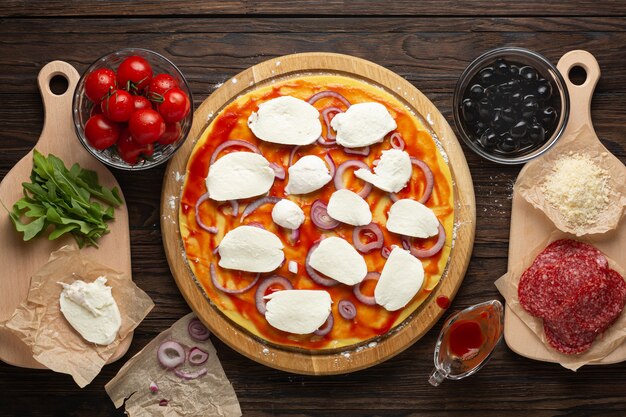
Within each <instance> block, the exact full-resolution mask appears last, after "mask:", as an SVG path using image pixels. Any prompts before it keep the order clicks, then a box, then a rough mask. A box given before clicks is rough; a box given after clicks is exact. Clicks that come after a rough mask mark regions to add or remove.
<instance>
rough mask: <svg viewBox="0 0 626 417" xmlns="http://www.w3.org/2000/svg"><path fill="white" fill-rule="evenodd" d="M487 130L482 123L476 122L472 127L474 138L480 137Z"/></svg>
mask: <svg viewBox="0 0 626 417" xmlns="http://www.w3.org/2000/svg"><path fill="white" fill-rule="evenodd" d="M486 129H487V125H486V124H485V123H483V122H478V123H476V124H475V125H474V132H476V136H480V135H482V134H483V132H484V131H485V130H486Z"/></svg>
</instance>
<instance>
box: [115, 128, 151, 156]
mask: <svg viewBox="0 0 626 417" xmlns="http://www.w3.org/2000/svg"><path fill="white" fill-rule="evenodd" d="M117 153H118V154H119V155H120V158H122V159H123V160H124V161H126V162H128V163H129V164H131V165H135V164H136V163H137V161H138V160H139V157H140V156H142V155H143V156H145V157H148V156H152V154H153V153H154V145H153V144H151V143H148V144H147V145H139V144H138V143H137V142H135V141H134V140H133V138H132V136H131V135H130V131H129V129H128V128H125V129H124V130H122V133H121V134H120V139H119V141H118V142H117Z"/></svg>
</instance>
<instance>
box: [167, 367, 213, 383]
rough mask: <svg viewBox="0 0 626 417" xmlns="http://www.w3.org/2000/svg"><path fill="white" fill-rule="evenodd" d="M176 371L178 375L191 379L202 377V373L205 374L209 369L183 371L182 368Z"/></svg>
mask: <svg viewBox="0 0 626 417" xmlns="http://www.w3.org/2000/svg"><path fill="white" fill-rule="evenodd" d="M174 373H175V374H176V376H177V377H179V378H182V379H185V380H187V381H189V380H192V379H196V378H198V377H201V376H202V375H205V374H206V373H207V369H206V368H202V369H198V370H197V371H195V372H185V371H181V370H180V369H175V370H174Z"/></svg>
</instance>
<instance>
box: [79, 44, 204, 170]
mask: <svg viewBox="0 0 626 417" xmlns="http://www.w3.org/2000/svg"><path fill="white" fill-rule="evenodd" d="M72 114H73V119H74V127H75V128H76V133H77V135H78V138H79V140H80V142H81V144H82V145H83V146H84V147H85V148H86V149H87V151H89V153H91V154H92V155H93V156H94V157H96V158H97V159H98V160H99V161H101V162H102V163H104V164H106V165H109V166H111V167H114V168H118V169H123V170H127V171H137V170H144V169H148V168H152V167H154V166H157V165H160V164H162V163H164V162H165V161H167V160H168V159H170V158H171V157H172V156H173V155H174V153H175V152H176V150H178V148H179V147H180V146H181V145H182V144H183V142H184V141H185V139H186V138H187V135H188V133H189V129H190V128H191V124H192V122H193V97H192V94H191V89H190V88H189V84H188V83H187V80H186V79H185V77H184V75H183V74H182V72H181V71H180V70H179V69H178V68H177V67H176V65H174V64H173V63H172V62H171V61H170V60H169V59H167V58H165V57H164V56H163V55H161V54H158V53H156V52H153V51H150V50H147V49H140V48H127V49H121V50H119V51H116V52H112V53H110V54H107V55H104V56H102V57H101V58H99V59H98V60H97V61H96V62H94V63H93V64H92V65H91V66H90V67H89V68H88V69H87V71H85V73H84V74H83V75H82V77H81V78H80V80H79V82H78V85H77V86H76V90H75V92H74V98H73V104H72Z"/></svg>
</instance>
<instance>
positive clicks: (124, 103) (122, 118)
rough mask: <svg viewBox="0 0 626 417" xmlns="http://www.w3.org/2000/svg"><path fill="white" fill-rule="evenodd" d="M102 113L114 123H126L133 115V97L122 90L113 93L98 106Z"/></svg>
mask: <svg viewBox="0 0 626 417" xmlns="http://www.w3.org/2000/svg"><path fill="white" fill-rule="evenodd" d="M100 107H101V108H102V113H103V114H104V115H105V116H106V117H107V118H108V119H109V120H112V121H114V122H127V121H128V119H130V115H131V114H132V113H133V110H134V105H133V96H131V95H130V93H128V92H127V91H124V90H115V91H113V92H112V93H111V94H110V95H109V97H108V98H106V99H104V100H102V103H101V104H100Z"/></svg>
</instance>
